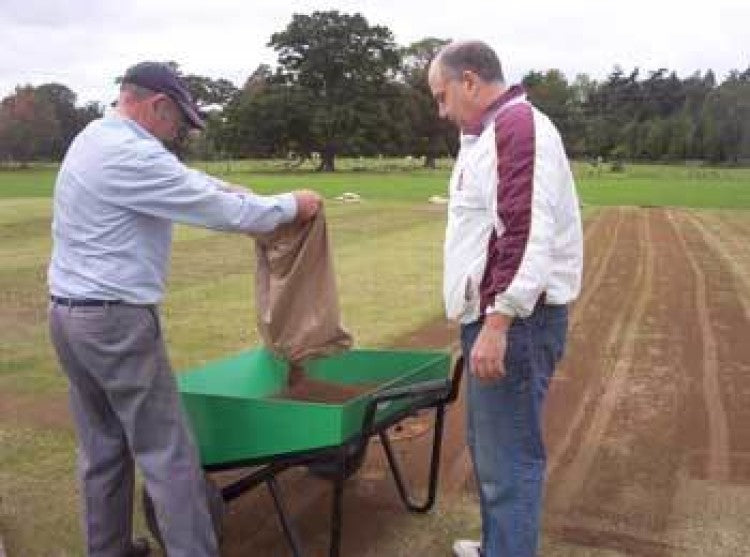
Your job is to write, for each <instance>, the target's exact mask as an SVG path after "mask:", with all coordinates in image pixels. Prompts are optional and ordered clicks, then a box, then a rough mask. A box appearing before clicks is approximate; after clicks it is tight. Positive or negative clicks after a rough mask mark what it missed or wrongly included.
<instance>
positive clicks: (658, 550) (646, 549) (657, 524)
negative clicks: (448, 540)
mask: <svg viewBox="0 0 750 557" xmlns="http://www.w3.org/2000/svg"><path fill="white" fill-rule="evenodd" d="M645 213H646V214H647V215H648V219H649V242H648V244H649V245H650V246H653V253H652V256H651V259H652V265H653V273H652V278H651V284H649V285H646V286H647V289H648V290H650V291H651V295H650V296H649V297H648V301H647V303H646V306H645V310H644V312H643V313H642V314H641V315H642V318H641V319H640V321H641V325H640V327H639V329H638V330H637V334H634V335H632V336H630V338H631V339H632V340H633V342H632V343H631V344H630V345H632V347H633V348H632V349H628V346H629V345H628V344H624V345H623V346H622V348H621V351H622V350H625V351H626V353H625V356H627V355H628V352H630V353H631V354H632V355H633V359H632V362H631V364H632V365H631V366H630V369H629V373H628V376H629V377H628V381H626V382H625V383H624V385H621V386H620V396H619V398H618V400H617V401H615V404H614V407H613V409H612V410H611V411H610V410H609V409H608V408H605V409H602V408H601V404H600V406H599V407H597V412H599V413H600V414H599V416H598V419H594V420H593V421H592V420H587V423H591V424H592V427H593V430H592V429H590V430H589V431H588V432H587V433H586V434H581V435H579V436H578V437H577V438H576V439H575V440H574V445H575V446H576V447H577V448H578V453H577V454H576V457H574V458H573V459H570V460H568V461H567V462H566V463H563V466H562V467H561V469H560V470H559V471H558V472H557V473H555V474H551V477H550V482H549V496H548V508H547V513H546V517H545V518H546V529H547V532H548V534H550V536H551V537H552V539H560V540H563V541H565V542H567V543H575V544H578V545H584V546H592V547H599V548H608V549H613V550H619V551H622V552H623V553H625V554H628V555H644V556H645V555H647V556H668V555H669V556H675V557H676V556H679V555H682V554H685V553H686V552H687V548H686V547H683V546H680V544H681V543H682V544H685V543H687V541H686V540H685V539H684V538H683V540H682V541H681V540H680V539H679V538H677V539H673V538H672V537H671V536H670V535H669V528H670V516H671V514H672V512H673V510H674V509H672V504H673V501H674V500H675V493H676V491H677V489H678V488H679V486H680V481H681V480H680V478H684V477H685V475H686V472H687V474H688V475H689V476H692V477H698V478H699V479H703V478H712V479H713V480H712V481H714V482H718V481H721V480H722V478H724V477H725V476H724V475H725V474H728V472H729V469H730V466H729V464H733V466H732V467H731V478H730V479H731V480H732V481H734V482H740V483H750V482H749V481H748V480H749V478H750V466H748V464H750V458H748V453H747V445H748V436H747V434H746V431H747V430H746V427H747V426H746V424H747V423H748V421H747V420H748V418H750V412H749V411H748V410H747V408H746V406H747V404H746V401H747V394H748V393H750V381H749V380H748V373H747V370H745V373H740V371H741V370H740V369H739V368H738V366H737V361H740V362H743V361H744V362H750V350H748V348H746V347H743V346H741V344H740V343H739V337H740V335H742V334H743V333H738V332H737V329H739V330H740V331H744V335H745V336H746V332H747V330H748V325H749V323H748V322H747V320H746V319H744V314H743V313H742V308H738V306H737V304H736V295H737V290H736V287H735V288H730V289H729V290H728V291H726V292H724V293H723V295H721V292H720V290H721V285H722V284H723V285H724V287H725V288H726V285H727V284H729V285H733V284H735V283H734V282H733V281H732V280H731V277H728V276H727V275H728V274H731V268H728V267H727V266H726V265H724V264H722V263H723V261H721V260H720V258H719V257H718V255H717V254H716V253H715V250H712V249H711V247H710V246H709V245H708V244H707V243H706V242H705V239H704V238H702V237H701V236H700V234H699V233H698V232H699V231H698V230H697V229H692V231H691V230H689V229H687V226H686V225H685V221H687V220H688V217H686V216H685V215H686V214H685V213H684V212H681V211H670V212H669V213H668V212H667V211H664V210H650V211H647V212H645ZM675 223H677V224H679V226H676V225H675ZM675 248H677V249H675ZM644 257H648V256H644ZM693 264H696V265H697V266H698V267H697V268H696V267H695V266H694V265H693ZM716 292H719V294H716ZM732 306H734V307H732ZM586 317H587V318H588V316H586ZM738 318H739V321H738ZM631 330H632V329H631ZM726 331H732V332H734V337H735V338H734V341H733V342H727V341H725V340H724V336H726V335H725V332H726ZM744 344H745V346H746V345H747V341H746V339H745V343H744ZM570 349H571V352H573V351H574V350H581V351H584V352H585V351H586V347H585V346H582V345H580V344H578V345H575V346H571V348H570ZM621 359H622V358H621ZM589 363H590V365H592V366H595V365H596V362H595V361H594V360H593V357H592V359H591V361H590V362H589ZM727 370H729V372H727ZM711 375H713V376H714V380H716V378H717V377H718V378H719V379H718V380H716V381H715V382H714V386H713V387H712V386H711V382H712V379H711ZM716 385H721V387H722V388H721V390H720V392H718V393H717V389H716V388H715V387H716ZM607 388H611V385H608V387H607ZM743 393H744V394H745V396H744V399H743V396H742V395H743ZM742 400H744V401H745V404H744V405H742V404H741V401H742ZM727 401H729V402H734V404H727ZM609 402H610V403H611V402H612V401H611V400H610V401H609ZM602 404H607V401H606V400H604V401H603V402H602ZM604 414H609V415H610V417H609V424H608V427H606V428H602V427H601V424H602V421H603V417H604ZM549 417H550V418H551V419H552V420H553V421H554V420H556V419H558V416H554V415H552V414H550V416H549ZM595 418H596V417H595ZM722 420H723V421H725V422H726V423H727V426H728V427H727V431H728V432H729V433H728V435H727V438H728V439H729V444H730V447H731V449H732V452H729V448H725V446H726V444H725V443H723V442H722V433H721V427H722V426H721V424H722ZM597 423H598V424H599V425H598V426H597ZM717 424H718V425H717ZM743 432H744V433H743ZM740 440H744V443H740V442H739V441H740ZM551 441H552V443H554V439H552V440H551ZM592 445H593V448H592ZM592 454H593V456H592ZM697 457H698V458H697ZM580 464H583V465H584V466H586V465H587V469H588V473H587V474H584V473H583V472H582V471H581V470H580V469H579V470H577V471H570V472H569V471H568V470H567V469H568V468H569V467H570V466H576V465H580ZM568 478H572V479H573V483H574V487H577V489H573V488H571V487H570V486H569V485H566V483H565V482H566V480H567V479H568ZM581 478H583V480H581ZM584 482H585V483H584ZM575 484H577V486H576V485H575ZM698 519H699V517H698ZM694 543H695V540H693V544H694ZM690 549H692V550H693V553H691V554H696V555H697V554H701V555H714V554H715V553H713V552H712V551H713V549H714V548H711V549H708V548H707V547H697V548H696V547H694V545H691V546H690ZM735 554H736V553H735V552H732V551H731V550H730V552H729V553H722V555H735ZM717 555H718V554H717Z"/></svg>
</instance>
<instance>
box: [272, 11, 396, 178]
mask: <svg viewBox="0 0 750 557" xmlns="http://www.w3.org/2000/svg"><path fill="white" fill-rule="evenodd" d="M268 45H269V46H270V47H272V48H273V49H274V50H276V52H277V53H278V64H279V67H280V68H279V72H278V73H277V74H276V78H277V80H278V81H279V82H280V83H283V84H285V85H287V86H289V87H299V88H301V89H303V90H305V91H306V92H307V93H308V95H309V97H308V98H309V102H308V104H307V106H306V107H305V108H306V110H307V111H309V114H310V130H311V133H312V134H313V135H314V139H315V140H316V143H317V144H318V149H319V150H320V151H321V165H320V170H326V171H333V170H334V168H335V167H334V159H335V155H336V152H337V151H338V150H340V148H341V145H342V144H346V142H348V141H351V140H352V138H353V137H356V136H360V135H361V133H362V130H361V128H360V126H361V125H363V124H364V123H365V122H363V120H362V119H361V118H359V113H360V111H368V110H375V107H376V105H377V104H378V101H379V100H380V98H379V97H380V95H382V94H384V93H387V92H388V88H387V85H388V80H389V78H391V77H393V76H394V75H395V72H396V71H397V69H398V67H399V63H400V58H399V49H398V47H397V46H396V44H395V43H394V40H393V35H392V33H391V31H390V30H389V29H388V28H386V27H383V26H379V25H372V26H371V25H370V24H369V23H368V22H367V20H366V19H365V18H364V17H363V16H362V15H360V14H354V15H348V14H343V13H339V12H338V11H336V10H332V11H325V12H321V11H316V12H313V13H312V14H311V15H303V14H295V15H294V16H293V18H292V21H291V22H290V23H289V25H287V27H286V29H285V30H283V31H281V32H278V33H274V34H273V35H271V39H270V41H269V43H268ZM388 123H389V122H382V123H381V124H382V125H387V124H388Z"/></svg>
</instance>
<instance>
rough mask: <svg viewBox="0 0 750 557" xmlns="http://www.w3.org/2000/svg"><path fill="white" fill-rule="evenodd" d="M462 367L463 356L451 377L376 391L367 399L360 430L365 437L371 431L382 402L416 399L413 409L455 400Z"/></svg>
mask: <svg viewBox="0 0 750 557" xmlns="http://www.w3.org/2000/svg"><path fill="white" fill-rule="evenodd" d="M463 369H464V364H463V358H462V357H459V358H458V360H457V361H456V363H455V365H454V367H453V374H452V377H451V378H447V377H446V378H443V379H433V380H430V381H422V382H421V383H416V384H414V385H406V386H404V387H394V388H392V389H386V390H384V391H381V392H379V393H376V394H375V395H374V396H373V397H372V398H371V399H370V400H369V402H368V404H367V408H366V409H365V415H364V418H363V420H362V431H363V432H364V433H365V437H367V435H368V434H369V433H371V432H372V431H373V425H374V423H375V414H376V413H377V410H378V407H379V406H380V405H382V404H383V403H386V402H393V401H396V400H404V399H416V402H417V404H416V405H415V407H414V410H416V409H418V408H420V407H426V406H432V405H435V404H447V403H450V402H453V401H455V400H456V398H457V397H458V392H459V389H460V387H461V377H462V375H463Z"/></svg>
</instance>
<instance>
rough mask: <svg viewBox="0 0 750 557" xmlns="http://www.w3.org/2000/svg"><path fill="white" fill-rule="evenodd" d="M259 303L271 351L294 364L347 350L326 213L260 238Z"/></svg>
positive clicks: (260, 325) (347, 337)
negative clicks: (329, 243)
mask: <svg viewBox="0 0 750 557" xmlns="http://www.w3.org/2000/svg"><path fill="white" fill-rule="evenodd" d="M255 241H256V245H255V251H256V256H257V269H256V274H255V280H256V287H255V302H256V308H257V314H258V330H259V331H260V335H261V338H262V339H263V343H264V344H265V345H266V348H268V349H269V350H271V351H272V352H274V353H275V354H276V355H278V356H280V357H282V358H285V359H287V360H289V361H291V362H299V361H301V360H305V359H307V358H311V357H315V356H324V355H330V354H334V353H336V352H341V351H343V350H347V349H348V348H350V347H351V345H352V337H351V335H350V334H349V333H348V332H347V331H346V330H345V329H344V328H343V327H342V325H341V313H340V310H339V300H338V291H337V289H336V277H335V275H334V272H333V260H332V259H331V251H330V247H329V245H328V233H327V230H326V221H325V215H324V214H323V210H322V209H321V210H320V211H319V212H318V214H317V215H316V216H315V218H314V219H313V220H311V221H309V222H306V223H303V224H298V223H290V224H286V225H283V226H281V227H279V228H277V229H276V230H274V231H273V232H270V233H268V234H263V235H257V236H256V237H255Z"/></svg>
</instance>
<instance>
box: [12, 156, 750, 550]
mask: <svg viewBox="0 0 750 557" xmlns="http://www.w3.org/2000/svg"><path fill="white" fill-rule="evenodd" d="M274 164H275V163H273V162H264V163H246V162H242V163H234V162H232V163H210V164H206V165H205V168H207V169H208V170H210V171H212V172H215V173H217V174H219V175H220V176H223V177H224V178H226V179H227V180H229V181H231V182H235V183H240V184H245V185H249V186H250V187H252V188H253V189H254V190H256V191H258V192H262V193H270V192H278V191H284V190H288V189H291V188H295V187H309V188H313V189H317V190H319V191H321V193H323V195H324V196H325V197H326V198H327V199H329V201H328V202H327V206H326V211H327V216H328V222H329V227H330V238H331V241H332V244H333V249H334V257H335V263H336V271H337V275H338V281H339V289H340V297H341V305H342V311H343V315H344V320H345V323H346V325H347V326H348V327H349V328H350V329H351V331H352V332H353V333H354V336H355V339H356V341H357V343H358V344H359V345H360V346H388V345H389V343H391V342H392V340H393V339H394V338H396V337H398V336H399V335H402V334H404V333H406V332H408V331H410V330H412V329H415V328H417V327H418V326H419V325H421V324H423V323H425V322H428V321H430V320H432V319H434V318H435V317H437V316H439V315H440V314H441V293H440V288H441V284H440V283H441V276H440V274H441V271H440V269H441V263H442V234H443V228H444V223H445V213H444V208H443V207H441V206H434V205H430V204H429V203H427V198H428V197H430V196H431V195H436V194H438V195H440V194H444V193H445V189H446V181H447V178H448V173H449V170H448V166H449V164H448V163H446V162H445V161H443V163H442V164H441V167H440V168H439V169H438V170H435V171H429V170H422V169H418V168H414V167H413V166H414V165H413V164H412V163H407V162H404V161H401V162H400V163H399V164H396V163H395V162H389V161H386V162H380V163H378V164H377V165H374V166H373V167H372V168H371V169H370V170H369V171H362V170H359V169H360V166H358V165H362V164H363V163H362V162H361V161H348V162H347V161H343V162H342V166H344V167H348V168H349V170H348V171H345V172H340V173H335V174H331V175H328V174H318V173H314V172H309V171H300V170H294V171H292V170H284V168H283V165H281V164H276V166H274ZM389 165H390V166H389ZM279 169H281V170H284V171H279ZM273 170H276V171H275V172H272V171H273ZM54 176H55V168H54V167H38V168H36V167H35V168H31V169H26V170H12V171H11V170H7V171H0V260H2V261H3V265H2V267H0V540H2V543H4V545H5V549H6V551H7V552H8V554H9V555H71V556H72V555H79V554H80V553H81V548H80V540H79V534H78V517H77V508H78V507H77V498H76V488H75V482H74V475H73V466H74V462H73V460H74V457H73V454H74V444H75V443H74V437H73V435H72V432H71V431H70V428H69V426H68V425H67V423H66V420H65V416H64V413H62V414H60V416H59V419H58V420H57V422H56V421H55V419H54V418H55V414H54V412H55V408H59V407H63V408H64V391H65V381H64V379H63V378H62V376H61V375H60V374H59V373H58V372H57V363H56V360H55V358H54V354H53V352H52V350H51V347H50V344H49V339H48V335H47V329H46V286H45V280H46V276H45V275H46V265H47V260H48V257H49V249H50V239H49V221H50V206H51V200H50V194H51V191H52V184H53V182H54ZM576 177H577V183H578V187H579V191H580V194H581V198H582V201H583V202H584V203H585V204H586V205H587V211H586V212H587V213H588V212H589V211H590V210H591V207H590V206H594V205H605V204H632V205H675V206H679V205H682V206H691V207H713V208H721V207H744V208H750V170H746V169H745V170H729V169H718V170H714V169H702V168H701V169H692V168H687V167H654V166H628V167H626V171H625V172H624V173H619V174H614V173H610V172H607V171H604V172H602V173H601V174H598V173H595V172H593V171H592V170H591V169H590V168H588V167H587V166H585V165H576ZM344 191H353V192H357V193H359V194H360V195H361V196H362V197H363V199H364V201H363V202H362V203H359V204H342V203H339V202H337V201H335V200H333V199H332V198H333V197H335V196H336V195H338V194H340V193H342V192H344ZM252 288H253V244H252V241H251V240H250V239H248V238H245V237H242V236H237V235H229V234H219V233H215V232H211V231H206V230H201V229H193V228H187V227H178V228H177V232H176V235H175V245H174V253H173V258H172V272H171V280H170V286H169V289H168V295H167V299H166V300H165V303H164V306H163V313H164V319H165V325H166V335H167V338H168V342H169V347H170V352H171V357H172V360H173V364H174V367H175V368H176V369H177V370H180V369H185V368H188V367H193V366H196V365H199V364H201V363H203V362H205V361H207V360H210V359H213V358H216V357H220V356H222V355H225V354H227V353H231V352H234V351H238V350H240V349H243V348H246V347H248V346H254V345H257V343H258V337H257V334H256V331H255V318H254V305H253V295H252ZM50 416H51V418H50ZM469 507H470V512H469V514H470V515H471V517H472V518H471V519H472V520H476V517H475V512H474V511H475V508H474V506H473V503H469ZM410 520H411V519H410ZM428 520H430V521H434V523H433V524H431V526H430V527H429V528H427V529H426V530H429V531H432V532H434V531H436V530H435V528H439V529H441V530H445V531H446V532H451V533H453V530H455V533H456V534H458V533H460V532H461V531H462V530H464V529H465V526H466V524H465V522H466V521H465V517H464V515H463V514H461V513H458V514H446V513H445V512H438V513H436V514H435V515H434V516H433V517H431V518H428ZM408 524H409V525H413V528H414V530H415V532H416V531H425V528H424V522H423V521H410V522H408ZM405 527H406V526H405ZM410 527H411V526H409V528H410ZM474 527H476V523H474ZM40 532H44V535H39V533H40ZM449 535H450V534H446V536H449ZM425 543H428V542H427V541H425ZM0 547H2V544H0ZM414 548H416V546H410V547H409V548H408V549H409V550H411V549H414ZM422 548H423V549H426V550H427V551H426V553H428V554H435V553H433V552H431V551H429V549H431V548H432V546H429V545H427V546H424V547H422ZM396 554H397V553H394V555H396Z"/></svg>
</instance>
